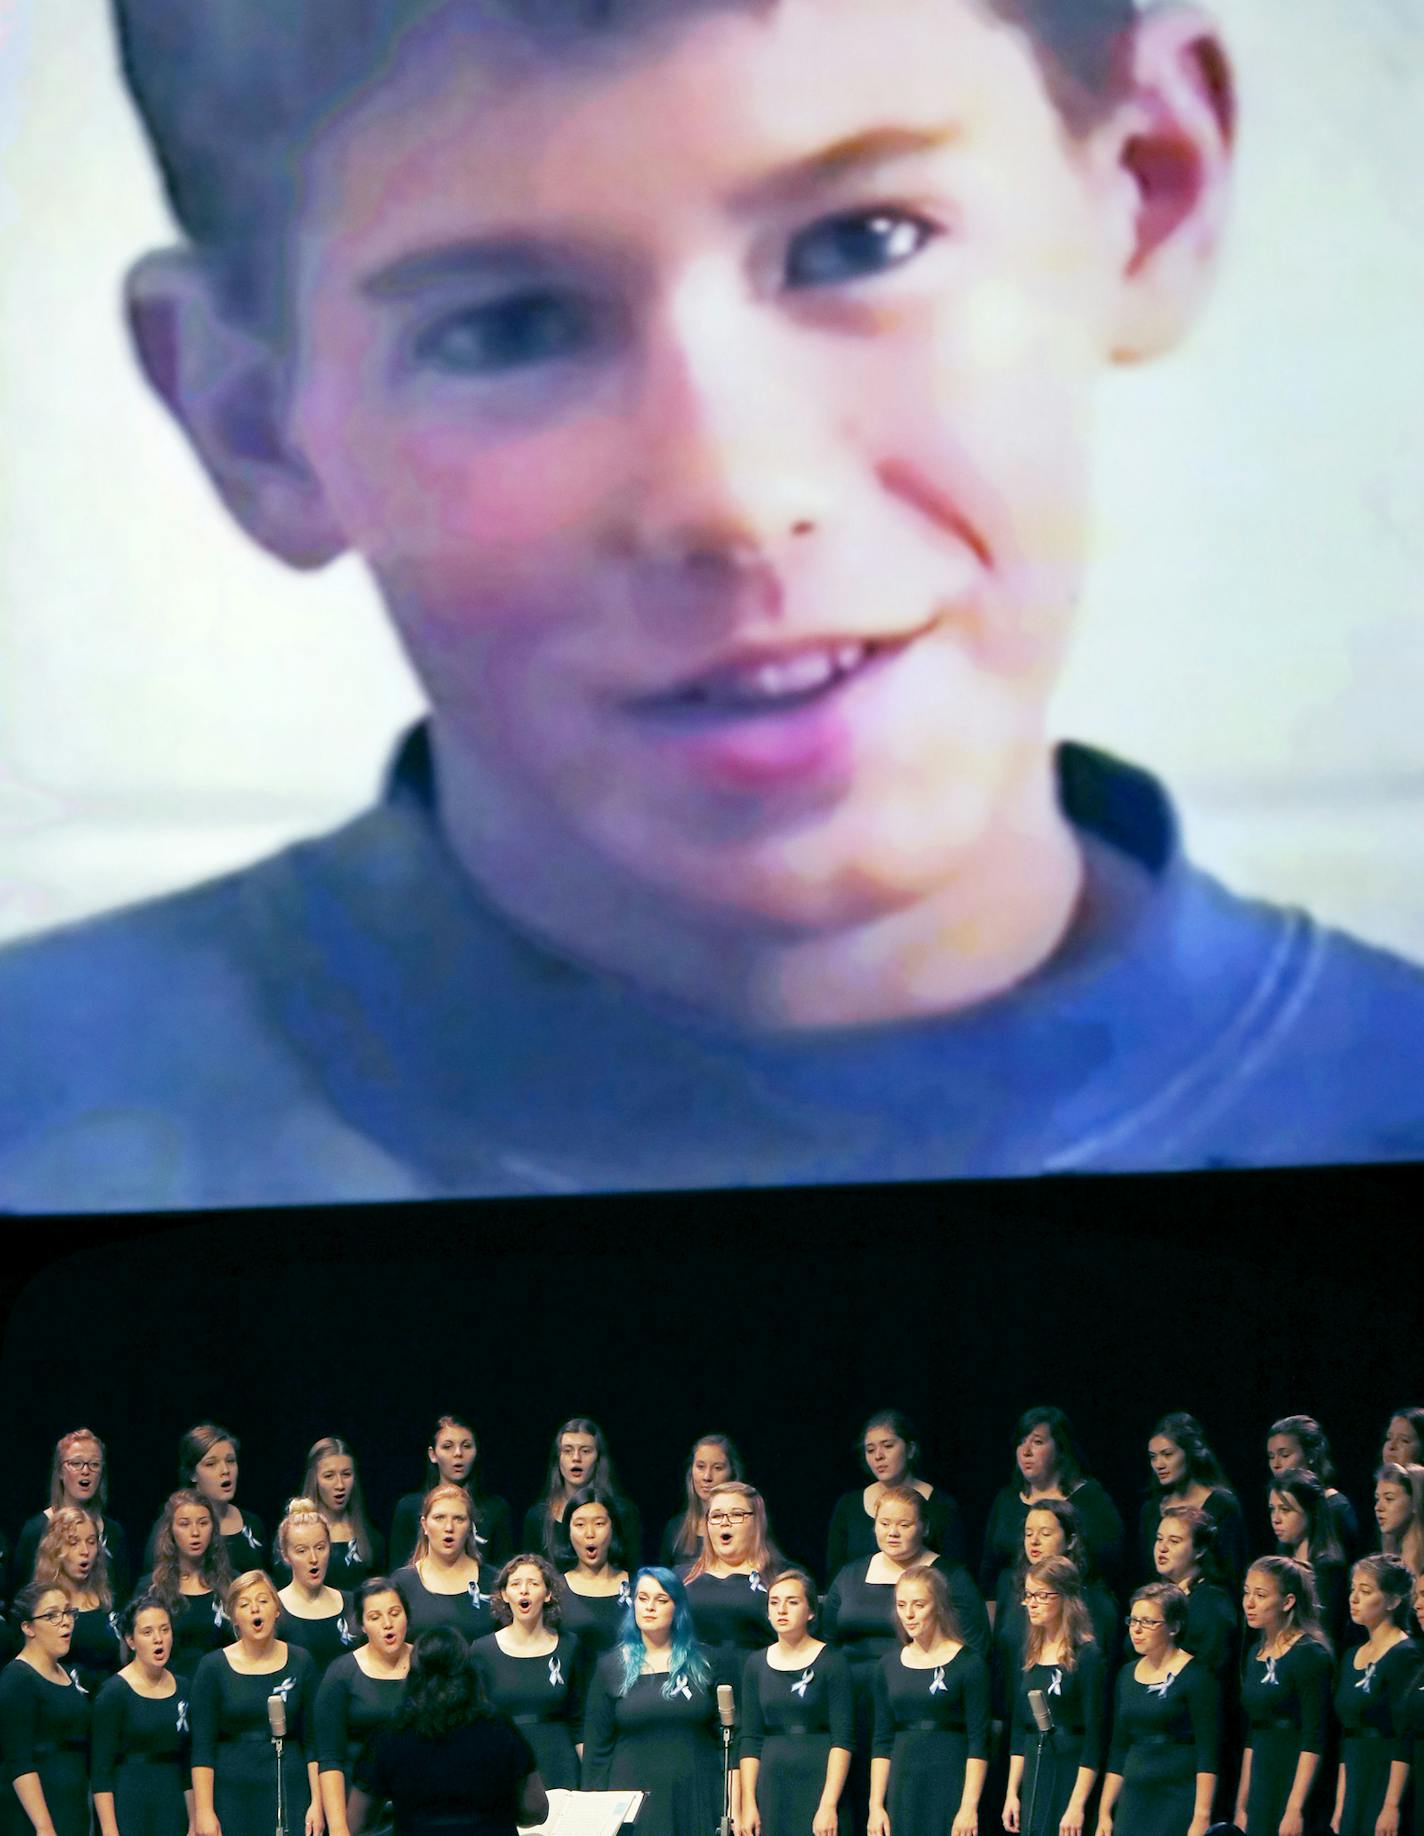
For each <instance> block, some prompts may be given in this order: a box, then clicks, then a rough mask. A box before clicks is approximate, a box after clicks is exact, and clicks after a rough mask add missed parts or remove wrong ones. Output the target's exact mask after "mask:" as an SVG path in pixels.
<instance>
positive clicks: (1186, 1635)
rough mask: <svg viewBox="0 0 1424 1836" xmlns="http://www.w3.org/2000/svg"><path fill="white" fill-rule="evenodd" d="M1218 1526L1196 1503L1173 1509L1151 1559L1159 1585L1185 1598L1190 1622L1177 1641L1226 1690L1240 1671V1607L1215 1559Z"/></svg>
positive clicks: (1159, 1522) (1164, 1519) (1163, 1517)
mask: <svg viewBox="0 0 1424 1836" xmlns="http://www.w3.org/2000/svg"><path fill="white" fill-rule="evenodd" d="M1217 1541H1218V1524H1217V1520H1216V1519H1215V1518H1212V1517H1208V1516H1207V1514H1206V1512H1205V1511H1199V1510H1198V1509H1197V1508H1196V1506H1195V1505H1169V1506H1168V1507H1167V1508H1166V1509H1165V1510H1164V1511H1163V1513H1162V1515H1161V1516H1160V1517H1159V1518H1158V1520H1157V1540H1156V1542H1155V1543H1154V1544H1153V1548H1152V1560H1153V1564H1154V1566H1155V1567H1156V1570H1157V1577H1158V1579H1159V1580H1161V1581H1171V1582H1174V1583H1175V1584H1176V1586H1178V1587H1179V1588H1181V1590H1182V1592H1183V1593H1184V1594H1185V1595H1186V1597H1187V1623H1186V1625H1185V1626H1184V1627H1183V1628H1182V1633H1181V1638H1180V1640H1179V1642H1180V1644H1181V1647H1182V1649H1183V1650H1184V1651H1190V1652H1191V1654H1192V1656H1193V1657H1194V1658H1195V1659H1196V1660H1197V1662H1198V1663H1199V1664H1205V1665H1206V1667H1207V1669H1208V1670H1209V1671H1210V1672H1211V1674H1212V1675H1213V1676H1214V1677H1215V1678H1216V1683H1217V1687H1218V1689H1222V1690H1225V1688H1226V1687H1227V1684H1228V1679H1230V1678H1232V1677H1233V1676H1234V1674H1235V1671H1236V1653H1237V1644H1238V1633H1237V1625H1236V1609H1235V1607H1234V1605H1233V1604H1232V1600H1231V1596H1230V1595H1229V1594H1228V1593H1227V1591H1226V1588H1225V1586H1224V1585H1223V1578H1222V1572H1221V1565H1220V1562H1219V1560H1218V1558H1217Z"/></svg>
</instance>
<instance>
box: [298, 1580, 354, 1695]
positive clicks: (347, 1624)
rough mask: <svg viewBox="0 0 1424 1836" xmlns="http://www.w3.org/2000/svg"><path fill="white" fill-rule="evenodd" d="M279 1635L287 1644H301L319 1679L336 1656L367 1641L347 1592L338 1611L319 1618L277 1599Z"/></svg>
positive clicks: (334, 1660)
mask: <svg viewBox="0 0 1424 1836" xmlns="http://www.w3.org/2000/svg"><path fill="white" fill-rule="evenodd" d="M277 1636H278V1638H280V1639H282V1640H283V1641H284V1642H285V1643H286V1644H289V1645H300V1646H301V1648H302V1650H303V1651H305V1652H306V1653H307V1655H308V1656H309V1657H310V1658H311V1661H312V1663H313V1664H315V1665H316V1674H317V1680H318V1681H320V1680H321V1678H322V1677H324V1676H325V1675H326V1673H327V1670H328V1669H329V1668H330V1666H331V1665H332V1664H334V1663H335V1662H336V1660H337V1658H339V1657H341V1656H343V1655H344V1654H345V1653H346V1652H348V1651H352V1650H354V1649H355V1647H356V1646H357V1645H364V1644H365V1642H366V1634H365V1633H364V1632H363V1631H362V1630H361V1626H360V1623H359V1621H358V1620H357V1618H356V1613H355V1609H354V1608H353V1607H352V1605H351V1602H350V1601H349V1600H348V1599H346V1598H345V1596H343V1597H342V1601H341V1608H340V1611H339V1612H336V1613H324V1614H323V1615H322V1617H321V1618H320V1619H302V1618H299V1617H298V1615H297V1614H295V1613H289V1612H288V1611H287V1609H286V1607H284V1606H283V1605H282V1603H281V1602H280V1601H278V1603H277Z"/></svg>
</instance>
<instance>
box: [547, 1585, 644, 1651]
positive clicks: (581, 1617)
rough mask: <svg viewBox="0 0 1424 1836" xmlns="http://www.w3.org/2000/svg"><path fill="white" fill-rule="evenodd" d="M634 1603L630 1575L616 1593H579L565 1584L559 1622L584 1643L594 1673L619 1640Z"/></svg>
mask: <svg viewBox="0 0 1424 1836" xmlns="http://www.w3.org/2000/svg"><path fill="white" fill-rule="evenodd" d="M632 1604H633V1583H632V1581H631V1579H628V1578H625V1579H624V1580H623V1581H622V1582H620V1583H619V1587H618V1592H617V1593H616V1594H576V1593H575V1592H574V1590H573V1589H572V1588H571V1587H569V1586H568V1585H567V1583H566V1584H565V1586H564V1589H563V1591H562V1592H561V1593H560V1595H559V1607H560V1612H561V1614H562V1617H561V1618H560V1621H559V1623H560V1625H561V1626H562V1627H563V1628H564V1630H565V1631H566V1632H572V1633H573V1635H574V1637H575V1638H576V1639H577V1640H578V1641H579V1643H580V1644H581V1645H582V1646H583V1648H584V1651H585V1653H586V1655H587V1666H588V1672H589V1674H590V1675H591V1674H592V1672H593V1666H594V1665H595V1664H596V1663H597V1661H598V1659H599V1658H601V1657H602V1656H603V1654H604V1652H605V1651H611V1650H612V1649H613V1647H614V1646H615V1645H616V1644H617V1643H618V1638H619V1634H620V1633H621V1632H622V1630H623V1619H624V1615H625V1614H626V1613H627V1611H628V1608H629V1607H630V1606H632Z"/></svg>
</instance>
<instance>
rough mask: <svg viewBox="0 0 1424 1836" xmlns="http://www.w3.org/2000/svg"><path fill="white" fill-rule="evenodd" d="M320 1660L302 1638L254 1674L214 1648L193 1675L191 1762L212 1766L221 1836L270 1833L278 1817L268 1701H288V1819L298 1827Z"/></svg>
mask: <svg viewBox="0 0 1424 1836" xmlns="http://www.w3.org/2000/svg"><path fill="white" fill-rule="evenodd" d="M316 1686H317V1676H316V1666H315V1665H314V1664H313V1663H312V1661H311V1659H310V1657H308V1655H307V1653H306V1652H305V1651H303V1650H302V1649H301V1647H300V1646H298V1645H289V1646H288V1647H287V1661H286V1663H285V1664H284V1665H283V1666H282V1668H281V1669H280V1670H269V1671H264V1672H263V1673H262V1674H261V1675H260V1676H248V1675H245V1674H244V1673H242V1672H240V1671H236V1670H234V1669H233V1667H232V1665H231V1664H229V1662H228V1661H227V1653H226V1652H223V1651H211V1652H209V1653H208V1655H207V1657H205V1658H204V1659H203V1661H202V1663H201V1664H199V1666H198V1674H197V1675H196V1676H195V1677H194V1679H193V1706H192V1715H191V1719H192V1724H193V1747H192V1763H193V1765H194V1766H195V1767H196V1766H211V1767H212V1769H213V1775H214V1776H213V1808H214V1810H215V1811H216V1812H217V1819H218V1822H219V1824H221V1826H222V1832H223V1836H272V1831H273V1829H274V1828H275V1827H276V1821H277V1782H276V1781H277V1765H276V1754H275V1751H274V1749H273V1745H272V1738H271V1729H270V1724H269V1722H268V1719H267V1701H268V1698H269V1697H271V1696H281V1697H282V1698H283V1699H284V1701H285V1702H286V1707H287V1734H286V1740H285V1743H284V1745H283V1749H282V1787H283V1791H284V1793H285V1808H286V1823H287V1828H288V1829H289V1830H300V1829H301V1827H302V1823H303V1821H304V1819H305V1817H306V1812H307V1806H308V1804H309V1803H310V1801H311V1780H310V1779H309V1777H308V1775H307V1761H308V1760H309V1759H312V1760H314V1759H315V1758H316V1742H315V1727H314V1725H313V1723H314V1720H315V1716H314V1712H313V1711H314V1709H315V1706H316Z"/></svg>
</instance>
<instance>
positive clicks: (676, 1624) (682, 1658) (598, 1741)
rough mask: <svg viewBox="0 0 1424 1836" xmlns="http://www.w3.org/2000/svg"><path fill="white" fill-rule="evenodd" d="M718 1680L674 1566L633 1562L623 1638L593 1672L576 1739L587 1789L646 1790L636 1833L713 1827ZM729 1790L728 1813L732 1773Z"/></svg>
mask: <svg viewBox="0 0 1424 1836" xmlns="http://www.w3.org/2000/svg"><path fill="white" fill-rule="evenodd" d="M726 1680H727V1681H731V1679H730V1678H728V1679H726ZM718 1681H719V1678H718V1674H717V1671H716V1669H715V1668H714V1666H713V1663H712V1660H711V1659H710V1658H709V1656H708V1655H707V1653H706V1652H705V1651H704V1650H703V1649H702V1647H701V1646H700V1645H699V1644H698V1642H697V1633H696V1630H695V1628H694V1626H693V1623H692V1613H691V1610H690V1609H689V1607H688V1604H687V1595H686V1593H685V1591H684V1589H683V1585H682V1583H681V1581H679V1580H678V1578H677V1576H676V1575H675V1574H673V1572H672V1570H671V1569H667V1568H640V1569H639V1570H638V1573H637V1575H636V1576H635V1577H634V1583H633V1610H632V1612H631V1613H630V1614H629V1616H628V1621H627V1625H626V1627H625V1629H624V1634H623V1637H622V1638H621V1639H620V1641H619V1643H618V1644H617V1645H616V1646H615V1647H614V1649H613V1650H612V1651H610V1652H608V1653H607V1654H606V1655H605V1656H603V1657H602V1658H600V1659H599V1661H598V1666H597V1668H596V1669H595V1671H594V1674H593V1680H592V1682H591V1684H590V1686H589V1692H588V1709H587V1714H586V1717H585V1720H584V1735H583V1742H584V1744H583V1788H584V1790H585V1791H608V1790H617V1789H619V1788H625V1787H631V1788H634V1789H636V1790H639V1791H646V1792H647V1793H648V1794H649V1795H648V1797H647V1799H646V1800H645V1801H644V1804H643V1807H642V1809H641V1810H640V1811H639V1813H638V1829H639V1832H640V1836H697V1833H698V1832H701V1831H704V1830H712V1829H715V1827H716V1824H717V1820H718V1818H719V1816H720V1815H721V1812H722V1776H721V1773H722V1768H721V1757H720V1756H721V1740H720V1735H719V1731H718V1720H717V1696H716V1685H717V1683H718ZM732 1788H733V1805H732V1809H733V1814H734V1816H735V1815H736V1813H737V1777H736V1772H735V1770H734V1771H733V1774H732Z"/></svg>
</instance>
